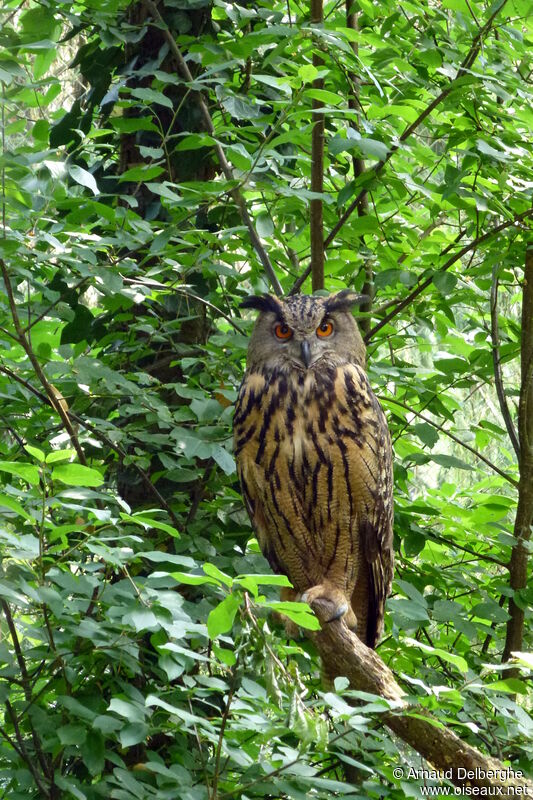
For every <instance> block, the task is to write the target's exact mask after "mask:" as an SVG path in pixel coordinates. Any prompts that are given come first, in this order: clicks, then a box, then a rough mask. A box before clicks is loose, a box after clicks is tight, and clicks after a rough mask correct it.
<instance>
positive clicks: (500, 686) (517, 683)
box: [483, 678, 528, 695]
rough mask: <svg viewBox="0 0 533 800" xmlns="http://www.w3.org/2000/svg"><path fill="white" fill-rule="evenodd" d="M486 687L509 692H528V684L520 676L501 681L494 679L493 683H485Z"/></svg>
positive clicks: (484, 686) (494, 690)
mask: <svg viewBox="0 0 533 800" xmlns="http://www.w3.org/2000/svg"><path fill="white" fill-rule="evenodd" d="M483 688H484V689H489V690H492V691H493V692H508V693H509V694H524V695H526V694H527V693H528V688H527V685H526V684H525V683H524V681H521V680H520V679H519V678H506V679H505V680H501V681H494V682H493V683H484V684H483Z"/></svg>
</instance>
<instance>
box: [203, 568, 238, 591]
mask: <svg viewBox="0 0 533 800" xmlns="http://www.w3.org/2000/svg"><path fill="white" fill-rule="evenodd" d="M202 569H203V571H204V572H205V574H206V575H209V576H210V577H211V578H215V579H216V580H217V581H219V582H220V583H223V584H224V585H225V586H227V587H228V588H229V587H231V586H232V585H233V578H231V577H230V576H229V575H226V573H225V572H222V570H220V569H219V568H218V567H217V566H215V564H204V565H203V567H202Z"/></svg>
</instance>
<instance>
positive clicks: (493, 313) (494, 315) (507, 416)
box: [490, 267, 520, 459]
mask: <svg viewBox="0 0 533 800" xmlns="http://www.w3.org/2000/svg"><path fill="white" fill-rule="evenodd" d="M490 334H491V339H492V363H493V365H494V380H495V383H496V394H497V396H498V402H499V404H500V411H501V414H502V417H503V421H504V422H505V427H506V428H507V433H508V434H509V439H510V440H511V444H512V445H513V450H514V451H515V453H516V457H517V459H520V445H519V443H518V437H517V435H516V431H515V427H514V425H513V420H512V419H511V412H510V411H509V405H508V403H507V398H506V396H505V392H504V389H503V377H502V370H501V359H500V331H499V327H498V275H497V272H496V267H494V269H493V270H492V286H491V289H490Z"/></svg>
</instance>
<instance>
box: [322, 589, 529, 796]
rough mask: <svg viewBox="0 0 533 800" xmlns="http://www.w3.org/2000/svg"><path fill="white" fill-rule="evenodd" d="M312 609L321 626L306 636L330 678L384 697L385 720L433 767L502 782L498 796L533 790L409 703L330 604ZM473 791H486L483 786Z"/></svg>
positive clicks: (465, 779)
mask: <svg viewBox="0 0 533 800" xmlns="http://www.w3.org/2000/svg"><path fill="white" fill-rule="evenodd" d="M313 609H314V610H315V611H316V613H317V614H318V616H319V619H320V621H321V623H322V628H321V630H320V631H318V632H316V633H310V634H309V635H310V637H311V638H312V640H313V641H314V643H315V645H316V647H317V649H318V651H319V653H320V656H321V658H322V661H323V664H324V668H325V671H326V674H327V675H328V676H331V677H332V678H333V677H335V676H340V675H343V676H346V677H347V678H348V679H349V681H350V685H351V687H352V688H353V689H356V690H359V691H364V692H370V693H372V694H375V695H379V696H381V697H383V698H385V699H386V700H388V701H389V702H390V703H391V706H392V708H393V709H394V710H391V711H389V712H387V713H385V714H384V715H383V722H384V723H385V725H387V727H388V728H390V729H391V730H392V731H393V732H394V733H396V734H397V735H398V736H399V737H400V738H401V739H403V741H404V742H407V744H409V745H410V746H411V747H413V748H414V749H415V750H416V751H417V752H418V753H420V755H421V756H423V758H425V759H426V760H427V761H428V762H429V763H430V764H431V765H432V768H433V769H436V770H439V771H440V770H445V771H446V772H447V775H446V777H448V776H449V780H451V782H452V783H453V784H454V785H455V786H465V787H466V786H470V787H474V786H477V787H501V790H500V791H499V792H493V793H494V794H498V796H499V797H514V796H515V795H516V794H524V795H527V794H531V793H532V792H533V783H532V782H531V781H528V780H526V779H525V778H523V777H522V773H521V772H519V771H518V770H517V772H516V775H513V772H512V770H509V769H508V768H506V767H505V766H504V765H503V764H502V763H501V762H500V761H497V760H496V759H494V758H491V757H490V756H485V755H484V754H483V753H481V752H480V751H479V750H477V749H476V748H475V747H472V745H470V744H468V743H467V742H466V741H464V740H463V739H460V738H459V736H457V734H455V733H454V732H453V731H452V730H451V729H450V728H447V727H445V726H444V725H442V723H441V722H440V720H437V719H436V718H435V717H433V716H432V715H430V714H428V713H427V711H426V710H425V709H423V708H421V707H417V706H414V707H411V706H409V705H408V703H407V699H406V697H405V693H404V692H403V690H402V689H401V687H400V686H399V684H398V683H397V681H396V679H395V677H394V675H393V673H392V671H391V670H390V669H389V668H388V667H387V666H386V665H385V664H384V663H383V661H382V660H381V658H380V657H379V656H378V654H377V653H376V652H375V651H374V650H370V649H369V648H368V647H366V646H365V645H364V644H363V643H362V642H361V641H360V640H359V639H358V638H357V636H355V634H353V633H352V632H351V631H349V630H348V628H347V627H346V625H345V624H344V623H343V622H342V621H341V620H334V621H328V622H327V624H326V623H325V620H327V619H328V618H329V616H330V612H331V609H330V608H329V609H326V608H325V603H324V602H322V601H316V602H315V603H313ZM328 612H329V613H328ZM517 787H520V790H518V789H517ZM472 794H486V791H485V792H479V791H477V792H472Z"/></svg>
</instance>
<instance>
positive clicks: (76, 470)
mask: <svg viewBox="0 0 533 800" xmlns="http://www.w3.org/2000/svg"><path fill="white" fill-rule="evenodd" d="M52 480H54V481H61V483H66V484H67V486H101V485H102V483H103V482H104V479H103V477H102V475H101V474H100V473H99V472H98V470H96V469H92V468H91V467H85V466H83V464H58V466H57V467H54V469H53V470H52Z"/></svg>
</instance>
